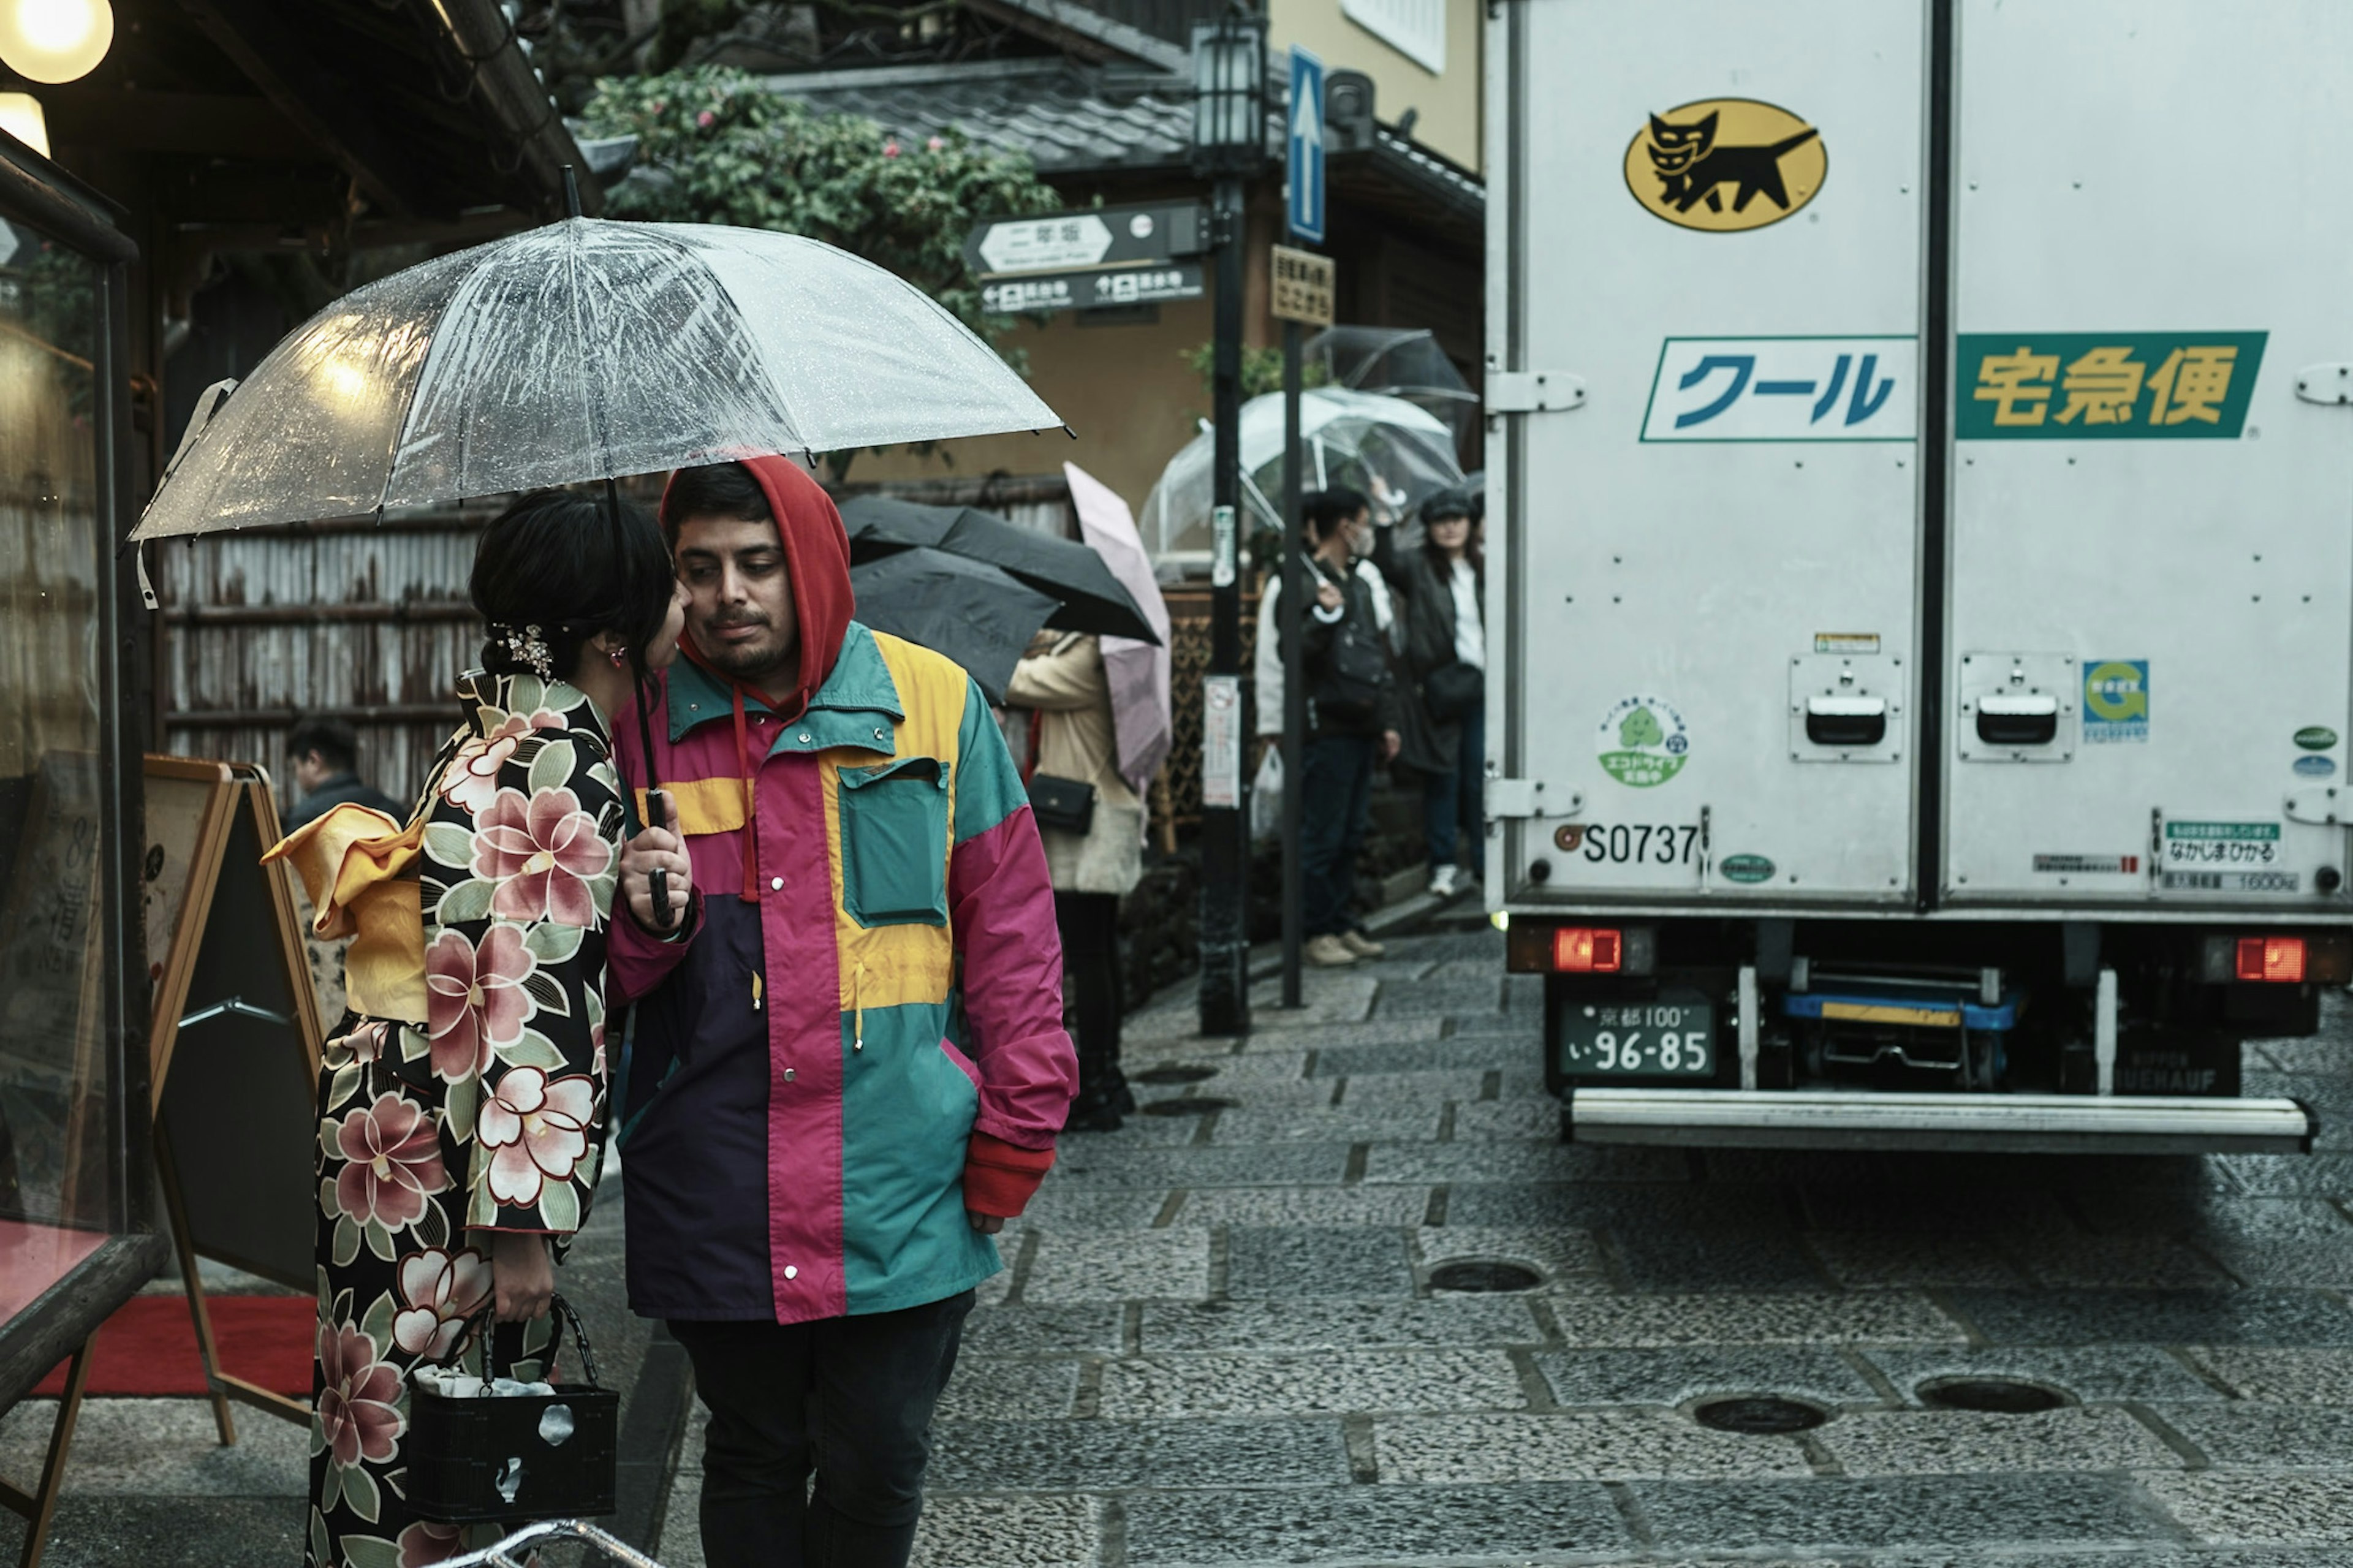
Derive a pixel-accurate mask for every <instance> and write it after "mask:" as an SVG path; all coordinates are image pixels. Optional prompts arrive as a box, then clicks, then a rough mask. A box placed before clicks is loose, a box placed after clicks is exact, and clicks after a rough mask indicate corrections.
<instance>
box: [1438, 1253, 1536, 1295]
mask: <svg viewBox="0 0 2353 1568" xmlns="http://www.w3.org/2000/svg"><path fill="white" fill-rule="evenodd" d="M1543 1283H1544V1276H1543V1275H1541V1274H1539V1273H1537V1272H1536V1271H1535V1269H1533V1268H1526V1267H1525V1266H1524V1265H1521V1264H1517V1263H1495V1262H1491V1261H1489V1260H1488V1259H1486V1258H1463V1259H1461V1260H1459V1261H1456V1262H1453V1263H1441V1264H1440V1265H1439V1266H1438V1267H1437V1268H1433V1269H1431V1270H1430V1284H1431V1285H1432V1286H1433V1287H1435V1288H1436V1289H1440V1290H1533V1289H1535V1288H1536V1287H1537V1286H1539V1285H1541V1284H1543Z"/></svg>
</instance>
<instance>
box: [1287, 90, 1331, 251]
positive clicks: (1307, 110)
mask: <svg viewBox="0 0 2353 1568" xmlns="http://www.w3.org/2000/svg"><path fill="white" fill-rule="evenodd" d="M1290 168H1291V232H1292V233H1293V235H1294V236H1296V237H1299V238H1301V239H1303V240H1305V241H1307V242H1308V243H1309V244H1311V245H1321V244H1323V243H1324V62H1323V61H1322V60H1319V59H1317V58H1315V57H1314V55H1311V54H1309V53H1308V52H1307V51H1306V50H1305V49H1303V48H1301V47H1299V46H1298V45H1297V44H1293V45H1292V46H1291V155H1290Z"/></svg>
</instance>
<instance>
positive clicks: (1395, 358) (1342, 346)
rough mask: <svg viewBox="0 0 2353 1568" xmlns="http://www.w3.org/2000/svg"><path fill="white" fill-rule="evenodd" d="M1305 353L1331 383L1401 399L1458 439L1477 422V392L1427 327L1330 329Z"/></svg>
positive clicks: (1309, 342) (1310, 343)
mask: <svg viewBox="0 0 2353 1568" xmlns="http://www.w3.org/2000/svg"><path fill="white" fill-rule="evenodd" d="M1304 353H1305V356H1306V360H1307V363H1310V364H1320V365H1322V366H1323V367H1324V376H1325V378H1326V379H1327V380H1328V381H1330V382H1331V384H1333V385H1335V386H1345V387H1352V388H1354V389H1355V390H1356V391H1358V392H1378V393H1383V394H1386V395H1388V396H1391V397H1402V398H1404V399H1405V400H1406V401H1407V402H1409V403H1410V404H1413V405H1415V406H1416V407H1419V408H1421V409H1423V410H1425V411H1427V412H1428V413H1429V414H1430V415H1431V416H1433V417H1435V418H1437V419H1439V420H1440V421H1442V422H1443V423H1444V424H1445V426H1446V427H1447V428H1448V429H1450V430H1451V431H1453V432H1454V438H1455V440H1456V442H1457V443H1460V442H1461V439H1462V437H1465V436H1467V435H1469V434H1470V433H1471V430H1472V426H1475V425H1476V424H1477V423H1478V420H1479V414H1480V406H1479V395H1478V394H1477V393H1475V392H1473V391H1472V390H1471V384H1470V383H1469V382H1468V381H1466V380H1464V379H1463V377H1462V372H1461V370H1460V369H1458V368H1457V367H1456V365H1455V363H1454V362H1453V361H1452V360H1451V359H1449V358H1448V357H1447V355H1446V351H1445V350H1444V349H1442V348H1440V347H1439V346H1438V335H1437V334H1436V333H1435V332H1432V331H1430V329H1429V328H1427V327H1423V328H1419V329H1416V328H1410V327H1326V328H1324V330H1323V331H1320V332H1318V333H1316V334H1315V335H1314V337H1312V338H1310V339H1308V340H1307V343H1306V346H1305V349H1304Z"/></svg>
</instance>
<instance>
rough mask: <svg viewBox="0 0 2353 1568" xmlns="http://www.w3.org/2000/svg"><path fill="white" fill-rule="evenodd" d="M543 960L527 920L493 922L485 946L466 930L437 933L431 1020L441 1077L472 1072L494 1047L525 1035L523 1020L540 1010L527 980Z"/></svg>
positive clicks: (428, 993)
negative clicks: (530, 939)
mask: <svg viewBox="0 0 2353 1568" xmlns="http://www.w3.org/2000/svg"><path fill="white" fill-rule="evenodd" d="M538 964H539V961H538V960H537V959H535V958H533V956H532V953H531V949H529V948H528V947H525V946H524V945H523V941H522V927H521V926H511V925H494V926H492V927H491V929H490V930H489V931H485V932H483V933H482V945H481V946H480V947H476V946H475V945H474V944H473V943H472V942H469V941H467V940H466V933H465V932H463V931H443V932H442V933H441V934H440V935H439V936H437V937H435V938H434V939H433V945H432V946H431V947H429V948H427V949H426V950H425V1023H426V1030H427V1033H428V1034H430V1035H431V1036H432V1037H433V1074H434V1076H435V1077H436V1078H438V1079H441V1081H442V1082H444V1083H458V1082H460V1081H462V1080H464V1079H469V1078H472V1077H474V1076H476V1075H478V1074H479V1073H480V1072H481V1070H482V1069H483V1068H487V1067H489V1066H490V1065H491V1052H493V1051H494V1050H496V1049H497V1048H498V1047H501V1046H511V1045H513V1044H514V1043H515V1042H516V1041H517V1040H520V1039H522V1026H523V1025H524V1024H525V1023H526V1022H527V1021H528V1020H529V1019H530V1017H531V1016H532V1015H533V1013H535V1012H537V1011H538V1005H537V1004H536V1003H534V1002H533V1001H532V999H531V993H530V992H528V991H525V990H524V989H523V988H522V983H523V981H524V980H526V979H527V978H529V977H530V974H531V972H532V971H533V969H535V968H537V967H538Z"/></svg>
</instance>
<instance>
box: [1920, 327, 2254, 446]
mask: <svg viewBox="0 0 2353 1568" xmlns="http://www.w3.org/2000/svg"><path fill="white" fill-rule="evenodd" d="M2266 335H2267V334H2265V333H2263V332H2221V331H2198V332H1964V333H1962V334H1961V339H1960V344H1959V353H1958V354H1957V356H1956V361H1955V369H1956V371H1957V382H1958V384H1957V386H1956V387H1955V396H1954V400H1953V411H1954V412H1953V433H1954V435H1956V436H1957V437H1959V438H1960V439H1962V440H1965V441H1968V440H1978V441H1986V440H2006V439H2008V440H2015V439H2021V438H2022V439H2027V440H2044V441H2083V440H2094V441H2099V440H2107V441H2116V440H2126V441H2129V440H2148V439H2151V438H2156V439H2160V440H2161V439H2165V438H2168V437H2192V438H2196V437H2205V438H2207V439H2210V440H2211V439H2218V438H2219V439H2230V438H2232V437H2236V436H2237V435H2238V434H2239V432H2240V430H2241V429H2242V427H2243V426H2245V424H2246V420H2247V405H2248V404H2249V403H2250V402H2251V401H2252V400H2253V396H2254V390H2255V373H2256V372H2257V371H2258V370H2259V369H2261V368H2262V366H2263V342H2264V339H2265V337H2266Z"/></svg>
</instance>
